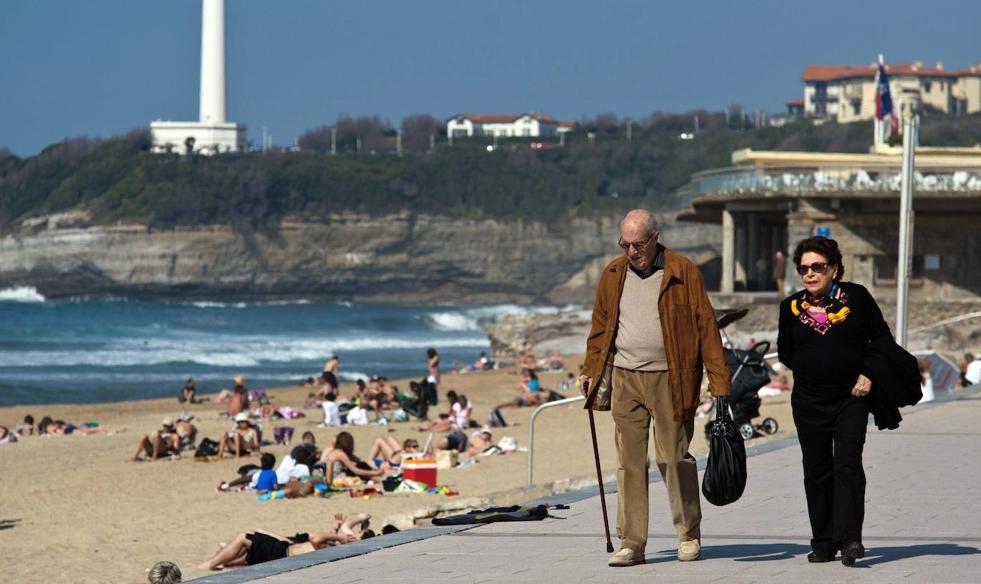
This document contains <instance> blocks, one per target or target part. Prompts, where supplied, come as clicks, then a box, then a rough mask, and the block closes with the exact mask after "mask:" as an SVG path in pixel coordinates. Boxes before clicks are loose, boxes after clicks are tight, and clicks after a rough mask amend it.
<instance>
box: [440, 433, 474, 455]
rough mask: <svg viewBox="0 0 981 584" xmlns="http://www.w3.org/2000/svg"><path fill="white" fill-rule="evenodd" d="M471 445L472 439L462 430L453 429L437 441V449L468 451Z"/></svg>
mask: <svg viewBox="0 0 981 584" xmlns="http://www.w3.org/2000/svg"><path fill="white" fill-rule="evenodd" d="M469 446H470V439H469V438H467V435H466V434H465V433H463V432H461V431H460V430H453V431H452V432H450V433H449V434H447V435H446V436H443V437H442V438H440V439H439V440H437V441H436V450H456V451H457V452H466V451H467V448H468V447H469Z"/></svg>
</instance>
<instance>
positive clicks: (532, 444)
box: [528, 395, 586, 487]
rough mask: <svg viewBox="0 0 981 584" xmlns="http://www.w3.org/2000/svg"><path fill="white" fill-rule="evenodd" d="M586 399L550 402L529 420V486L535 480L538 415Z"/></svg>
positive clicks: (580, 397) (538, 408)
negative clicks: (533, 476) (533, 477)
mask: <svg viewBox="0 0 981 584" xmlns="http://www.w3.org/2000/svg"><path fill="white" fill-rule="evenodd" d="M585 399H586V398H585V397H583V396H581V395H579V396H576V397H567V398H565V399H560V400H556V401H554V402H548V403H547V404H542V405H540V406H538V407H537V408H535V411H534V412H532V414H531V419H530V420H528V486H529V487H530V486H532V485H534V484H535V483H534V480H533V479H532V471H533V470H534V464H535V419H536V418H537V417H538V414H540V413H542V412H543V411H544V410H547V409H548V408H554V407H557V406H564V405H566V404H571V403H574V402H578V401H585Z"/></svg>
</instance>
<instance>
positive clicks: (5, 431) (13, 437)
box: [0, 426, 17, 444]
mask: <svg viewBox="0 0 981 584" xmlns="http://www.w3.org/2000/svg"><path fill="white" fill-rule="evenodd" d="M13 442H17V434H13V433H11V432H10V429H9V428H7V427H6V426H0V444H11V443H13Z"/></svg>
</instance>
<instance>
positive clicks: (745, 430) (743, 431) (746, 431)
mask: <svg viewBox="0 0 981 584" xmlns="http://www.w3.org/2000/svg"><path fill="white" fill-rule="evenodd" d="M739 435H740V436H742V437H743V440H749V439H750V438H752V437H753V436H755V435H756V428H753V425H752V424H750V423H748V422H747V423H745V424H740V425H739Z"/></svg>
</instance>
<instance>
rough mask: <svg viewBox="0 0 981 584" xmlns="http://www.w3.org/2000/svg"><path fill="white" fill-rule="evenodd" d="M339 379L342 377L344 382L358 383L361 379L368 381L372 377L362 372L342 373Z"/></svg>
mask: <svg viewBox="0 0 981 584" xmlns="http://www.w3.org/2000/svg"><path fill="white" fill-rule="evenodd" d="M338 377H340V378H341V380H343V381H357V380H359V379H364V380H365V381H368V378H369V377H371V376H370V375H368V374H367V373H362V372H360V371H341V372H340V374H339V375H338Z"/></svg>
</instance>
